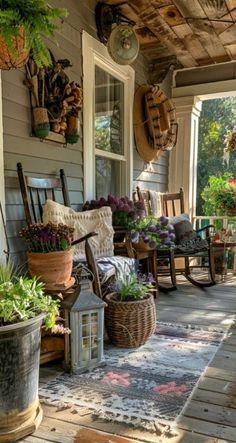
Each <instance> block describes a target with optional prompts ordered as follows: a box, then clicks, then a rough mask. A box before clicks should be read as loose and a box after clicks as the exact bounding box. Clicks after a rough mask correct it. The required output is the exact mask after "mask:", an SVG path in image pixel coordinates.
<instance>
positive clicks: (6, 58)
mask: <svg viewBox="0 0 236 443" xmlns="http://www.w3.org/2000/svg"><path fill="white" fill-rule="evenodd" d="M12 45H13V47H14V48H15V53H12V52H11V51H10V49H9V48H8V47H7V45H6V44H5V41H4V39H3V38H2V37H1V36H0V69H4V70H10V69H16V68H21V67H22V66H24V65H25V64H26V62H27V60H28V58H29V50H28V49H26V43H25V30H24V28H23V27H21V28H20V29H19V35H18V36H17V37H12Z"/></svg>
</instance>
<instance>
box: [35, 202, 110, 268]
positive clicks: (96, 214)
mask: <svg viewBox="0 0 236 443" xmlns="http://www.w3.org/2000/svg"><path fill="white" fill-rule="evenodd" d="M48 222H52V223H55V224H58V223H64V224H65V225H68V226H72V227H73V228H74V229H75V232H74V239H75V240H76V239H78V238H80V237H83V235H86V234H88V233H89V232H92V231H94V232H97V233H98V235H97V236H95V237H91V239H90V240H89V241H90V243H91V246H92V249H93V253H94V256H95V258H98V257H110V256H113V255H114V246H113V234H114V230H113V227H112V212H111V208H110V207H108V206H105V207H102V208H99V209H92V210H91V211H83V212H76V211H74V210H73V209H71V208H68V207H67V206H63V205H61V204H60V203H56V202H54V201H52V200H47V201H46V203H45V205H44V209H43V223H45V224H46V223H48ZM84 259H85V249H84V242H82V243H79V244H78V245H76V246H74V260H75V261H79V260H84Z"/></svg>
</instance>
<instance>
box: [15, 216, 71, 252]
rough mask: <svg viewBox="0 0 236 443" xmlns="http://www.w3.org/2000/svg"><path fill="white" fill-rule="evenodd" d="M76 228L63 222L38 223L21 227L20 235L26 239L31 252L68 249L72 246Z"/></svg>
mask: <svg viewBox="0 0 236 443" xmlns="http://www.w3.org/2000/svg"><path fill="white" fill-rule="evenodd" d="M73 232H74V228H72V227H69V226H67V225H63V224H62V223H60V224H58V225H55V224H53V223H47V224H46V225H44V224H42V223H38V224H35V225H30V226H27V227H26V228H23V229H21V231H20V232H19V237H22V238H24V239H25V241H26V245H27V249H28V251H29V252H52V251H67V250H69V249H70V248H71V242H72V241H73Z"/></svg>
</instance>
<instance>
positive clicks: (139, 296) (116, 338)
mask: <svg viewBox="0 0 236 443" xmlns="http://www.w3.org/2000/svg"><path fill="white" fill-rule="evenodd" d="M112 290H113V292H112V293H110V294H108V295H107V296H106V303H107V307H106V308H105V325H106V330H107V334H108V337H109V338H110V340H111V342H112V343H113V344H114V345H115V346H118V347H122V348H134V347H138V346H141V345H143V344H144V343H145V342H146V341H147V340H148V338H149V337H151V335H152V334H153V333H154V331H155V328H156V308H155V303H154V299H153V294H152V290H153V286H152V284H151V283H149V282H146V281H144V280H143V278H139V275H137V274H130V275H126V276H124V277H123V279H122V280H118V281H117V282H116V283H115V284H114V285H113V287H112Z"/></svg>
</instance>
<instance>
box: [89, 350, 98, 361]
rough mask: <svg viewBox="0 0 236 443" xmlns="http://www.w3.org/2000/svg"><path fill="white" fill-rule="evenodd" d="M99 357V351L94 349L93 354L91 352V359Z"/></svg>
mask: <svg viewBox="0 0 236 443" xmlns="http://www.w3.org/2000/svg"><path fill="white" fill-rule="evenodd" d="M97 357H98V349H97V348H94V349H92V352H91V358H92V359H93V358H97Z"/></svg>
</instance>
